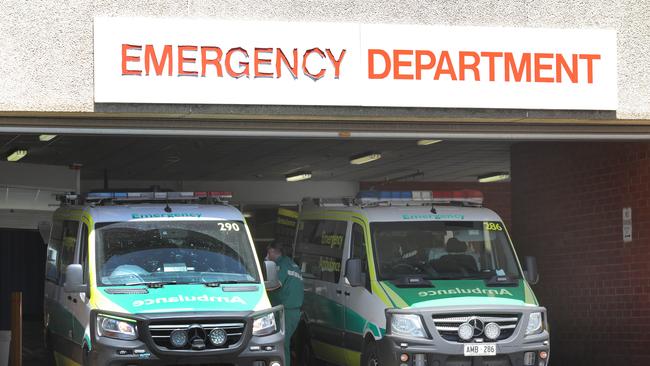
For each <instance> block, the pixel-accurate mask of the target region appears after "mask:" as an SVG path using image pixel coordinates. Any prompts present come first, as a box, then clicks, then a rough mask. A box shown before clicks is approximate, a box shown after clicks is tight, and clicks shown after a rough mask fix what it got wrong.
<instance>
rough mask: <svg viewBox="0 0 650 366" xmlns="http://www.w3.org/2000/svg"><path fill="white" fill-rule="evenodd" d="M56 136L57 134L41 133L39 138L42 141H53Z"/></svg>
mask: <svg viewBox="0 0 650 366" xmlns="http://www.w3.org/2000/svg"><path fill="white" fill-rule="evenodd" d="M55 138H56V135H39V136H38V140H39V141H42V142H48V141H52V140H54V139H55Z"/></svg>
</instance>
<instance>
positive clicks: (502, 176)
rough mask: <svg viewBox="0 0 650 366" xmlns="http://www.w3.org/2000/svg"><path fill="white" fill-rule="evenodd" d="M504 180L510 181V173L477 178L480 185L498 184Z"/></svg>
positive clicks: (491, 174) (485, 175) (490, 174)
mask: <svg viewBox="0 0 650 366" xmlns="http://www.w3.org/2000/svg"><path fill="white" fill-rule="evenodd" d="M506 179H510V173H506V172H500V173H489V174H484V175H479V176H478V181H479V182H481V183H492V182H500V181H502V180H506Z"/></svg>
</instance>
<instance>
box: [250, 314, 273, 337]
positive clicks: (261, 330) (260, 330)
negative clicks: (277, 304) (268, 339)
mask: <svg viewBox="0 0 650 366" xmlns="http://www.w3.org/2000/svg"><path fill="white" fill-rule="evenodd" d="M276 331H277V327H276V323H275V314H274V313H267V314H264V315H262V316H260V317H257V318H255V319H253V335H254V336H266V335H269V334H273V333H275V332H276Z"/></svg>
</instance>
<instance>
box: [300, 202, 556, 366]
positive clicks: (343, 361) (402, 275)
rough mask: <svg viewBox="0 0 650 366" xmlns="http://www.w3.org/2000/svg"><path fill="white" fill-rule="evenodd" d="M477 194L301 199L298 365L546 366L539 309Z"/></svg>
mask: <svg viewBox="0 0 650 366" xmlns="http://www.w3.org/2000/svg"><path fill="white" fill-rule="evenodd" d="M482 201H483V196H482V194H481V193H480V192H477V191H453V192H431V191H412V192H411V191H409V192H376V191H370V192H361V193H360V194H359V196H358V197H357V198H354V199H338V200H326V199H305V200H303V203H302V207H301V212H300V216H299V222H298V230H297V234H296V240H295V246H294V257H295V261H296V263H297V264H298V265H299V266H301V269H302V272H303V277H304V279H305V303H304V306H303V310H304V314H303V315H304V316H303V319H302V322H301V325H300V327H299V332H300V334H301V337H300V339H301V340H304V342H305V343H304V344H303V346H302V347H301V350H302V352H301V357H302V359H303V361H304V364H305V365H307V364H308V365H312V364H315V363H316V362H317V360H325V361H328V362H329V363H334V364H337V365H350V366H351V365H359V364H361V365H363V366H377V365H382V366H383V365H400V366H450V365H454V366H461V365H462V366H476V365H490V366H546V365H547V363H548V359H549V347H550V344H549V333H548V325H547V318H546V309H545V308H543V307H540V306H539V304H538V303H537V300H536V298H535V295H534V294H533V292H532V290H531V288H530V284H534V283H536V282H537V277H538V276H537V269H536V267H537V266H536V261H535V259H534V258H532V257H527V258H526V264H527V266H526V267H527V268H526V269H527V271H522V269H521V266H520V263H519V261H518V259H517V256H516V255H515V251H514V248H513V246H512V244H511V241H510V238H509V236H508V233H507V232H506V228H505V225H504V224H503V222H502V220H501V218H499V216H498V215H497V214H496V213H494V212H493V211H491V210H488V209H486V208H482V207H480V206H481V205H482Z"/></svg>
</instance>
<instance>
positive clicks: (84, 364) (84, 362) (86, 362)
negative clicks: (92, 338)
mask: <svg viewBox="0 0 650 366" xmlns="http://www.w3.org/2000/svg"><path fill="white" fill-rule="evenodd" d="M81 357H82V358H81V366H90V354H89V351H88V347H86V346H84V348H83V350H82V351H81Z"/></svg>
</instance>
